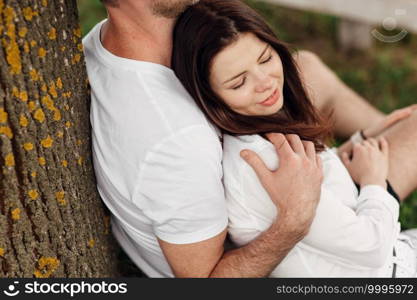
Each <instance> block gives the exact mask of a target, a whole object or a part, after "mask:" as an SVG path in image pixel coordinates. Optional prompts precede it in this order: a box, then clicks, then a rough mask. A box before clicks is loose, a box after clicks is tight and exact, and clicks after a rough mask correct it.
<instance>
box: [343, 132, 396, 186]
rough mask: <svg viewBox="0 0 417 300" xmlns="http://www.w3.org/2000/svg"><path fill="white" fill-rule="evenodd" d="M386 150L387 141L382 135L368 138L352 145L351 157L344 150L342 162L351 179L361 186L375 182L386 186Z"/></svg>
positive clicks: (387, 164) (387, 159)
mask: <svg viewBox="0 0 417 300" xmlns="http://www.w3.org/2000/svg"><path fill="white" fill-rule="evenodd" d="M388 150H389V147H388V142H387V140H386V139H385V138H384V137H380V138H378V139H373V138H370V139H367V140H366V141H363V142H362V143H360V144H355V145H354V146H353V150H352V155H353V156H352V158H350V157H349V155H348V154H347V153H346V152H344V153H342V162H343V164H344V165H345V166H346V168H347V170H348V171H349V174H350V176H351V177H352V179H353V181H355V182H356V183H358V184H359V185H360V186H361V187H363V186H365V185H369V184H377V185H381V186H382V187H384V188H386V187H387V183H386V179H387V177H388V168H389V157H388V154H389V152H388Z"/></svg>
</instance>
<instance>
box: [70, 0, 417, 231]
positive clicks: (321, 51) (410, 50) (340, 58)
mask: <svg viewBox="0 0 417 300" xmlns="http://www.w3.org/2000/svg"><path fill="white" fill-rule="evenodd" d="M245 2H247V3H248V4H249V5H251V6H252V7H253V8H255V9H256V10H257V11H258V12H259V13H260V14H261V15H262V16H263V17H264V18H265V19H266V20H267V22H268V23H269V24H270V25H271V27H272V28H274V30H275V32H276V33H277V35H278V37H279V38H280V39H282V40H284V41H286V42H287V43H290V44H291V45H294V46H295V48H298V49H307V50H311V51H313V52H315V53H317V54H318V55H319V56H320V57H321V58H322V59H323V61H324V62H325V63H326V64H328V65H329V66H330V67H331V68H332V69H333V70H334V71H335V72H336V73H337V74H338V76H339V77H340V78H341V79H342V80H343V81H344V82H345V83H346V84H347V85H349V86H350V87H351V88H353V89H354V90H355V91H356V92H358V93H359V94H360V95H362V96H363V97H365V98H366V99H368V100H369V101H370V102H371V103H372V104H373V105H375V106H376V107H378V108H379V109H380V110H382V111H384V112H390V111H392V110H394V109H396V108H400V107H404V106H406V105H409V104H412V103H416V102H417V60H416V59H415V56H416V54H417V36H416V35H412V34H408V35H407V36H406V37H405V38H404V39H403V40H401V41H400V42H397V43H394V44H387V43H382V42H379V41H377V40H375V43H374V46H373V47H372V48H371V49H369V50H367V51H354V52H349V53H346V52H343V51H340V49H339V47H338V42H337V25H338V23H339V21H340V20H339V18H337V17H334V16H329V15H324V14H317V13H309V12H301V11H297V10H291V9H287V8H281V7H278V6H273V5H271V4H267V3H264V2H260V1H254V0H245ZM78 4H79V10H80V19H81V25H82V30H83V33H84V34H85V33H87V32H88V31H89V30H90V29H91V28H92V27H93V26H94V25H95V24H96V23H97V22H98V21H99V20H101V19H103V18H105V17H106V13H105V11H104V9H103V7H102V5H101V3H100V1H99V0H78ZM378 30H380V31H381V32H384V30H383V29H382V28H378ZM416 167H417V166H416ZM400 221H401V223H402V226H403V228H417V192H414V193H413V194H412V195H411V196H410V197H408V199H407V200H406V202H405V204H403V205H402V206H401V213H400Z"/></svg>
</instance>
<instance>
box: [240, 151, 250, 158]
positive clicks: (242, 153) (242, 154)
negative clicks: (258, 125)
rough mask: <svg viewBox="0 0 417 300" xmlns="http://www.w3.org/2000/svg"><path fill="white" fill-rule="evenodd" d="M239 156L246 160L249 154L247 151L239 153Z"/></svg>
mask: <svg viewBox="0 0 417 300" xmlns="http://www.w3.org/2000/svg"><path fill="white" fill-rule="evenodd" d="M240 156H241V157H242V158H244V159H246V158H248V156H249V152H248V151H246V150H242V151H240Z"/></svg>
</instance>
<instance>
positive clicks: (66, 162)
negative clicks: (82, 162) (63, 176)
mask: <svg viewBox="0 0 417 300" xmlns="http://www.w3.org/2000/svg"><path fill="white" fill-rule="evenodd" d="M61 164H62V166H63V167H65V168H66V167H67V166H68V161H66V160H65V159H64V160H63V161H62V162H61Z"/></svg>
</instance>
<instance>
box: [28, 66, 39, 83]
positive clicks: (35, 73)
mask: <svg viewBox="0 0 417 300" xmlns="http://www.w3.org/2000/svg"><path fill="white" fill-rule="evenodd" d="M29 75H30V78H31V79H32V80H33V81H38V80H39V73H38V71H36V70H35V69H32V70H30V71H29Z"/></svg>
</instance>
